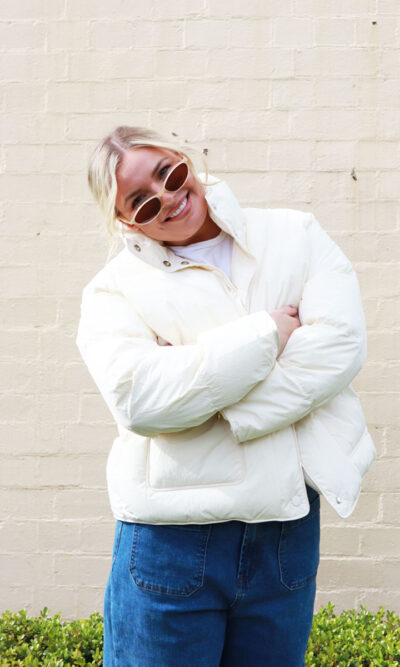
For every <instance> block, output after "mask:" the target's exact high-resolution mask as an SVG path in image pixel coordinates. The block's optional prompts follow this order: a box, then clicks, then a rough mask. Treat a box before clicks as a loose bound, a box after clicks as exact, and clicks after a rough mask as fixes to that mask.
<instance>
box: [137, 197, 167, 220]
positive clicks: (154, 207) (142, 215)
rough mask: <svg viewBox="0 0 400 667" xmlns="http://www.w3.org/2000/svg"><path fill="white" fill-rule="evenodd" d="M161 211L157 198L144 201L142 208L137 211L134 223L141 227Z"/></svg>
mask: <svg viewBox="0 0 400 667" xmlns="http://www.w3.org/2000/svg"><path fill="white" fill-rule="evenodd" d="M160 210H161V202H160V200H159V199H158V198H157V197H153V198H152V199H149V201H146V202H145V203H144V204H143V206H142V207H141V208H140V209H139V210H138V211H137V213H136V215H135V222H136V224H138V225H143V223H144V222H148V221H149V220H152V219H153V218H155V217H156V215H158V214H159V212H160Z"/></svg>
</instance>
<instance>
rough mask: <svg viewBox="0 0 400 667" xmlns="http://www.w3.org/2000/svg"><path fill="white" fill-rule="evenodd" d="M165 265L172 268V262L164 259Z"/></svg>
mask: <svg viewBox="0 0 400 667" xmlns="http://www.w3.org/2000/svg"><path fill="white" fill-rule="evenodd" d="M163 264H164V265H165V266H171V262H169V261H168V260H167V259H164V261H163Z"/></svg>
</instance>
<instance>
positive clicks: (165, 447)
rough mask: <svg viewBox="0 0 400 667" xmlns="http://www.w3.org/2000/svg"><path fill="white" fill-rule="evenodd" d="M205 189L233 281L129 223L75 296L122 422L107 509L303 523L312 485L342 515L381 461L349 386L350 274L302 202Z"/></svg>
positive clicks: (358, 323) (359, 326) (101, 379)
mask: <svg viewBox="0 0 400 667" xmlns="http://www.w3.org/2000/svg"><path fill="white" fill-rule="evenodd" d="M206 198H207V202H208V206H209V211H210V215H211V217H212V218H213V220H214V221H215V222H216V223H217V224H218V225H219V227H220V228H221V229H223V230H224V231H225V232H227V233H228V234H231V235H232V236H233V238H234V247H233V256H232V282H230V281H229V279H228V278H227V276H226V275H225V274H224V273H223V272H222V271H221V270H219V269H217V268H215V267H212V266H208V265H204V264H202V265H199V264H196V263H194V262H192V261H189V260H185V259H182V258H181V257H178V256H177V255H175V254H174V252H173V251H172V250H171V249H170V248H168V246H164V245H163V244H160V243H159V242H156V241H153V240H152V239H149V238H148V237H146V236H145V235H143V234H142V233H141V232H140V231H137V232H133V233H131V234H129V237H127V238H128V240H127V247H126V248H125V249H124V250H123V251H122V252H120V253H119V254H118V255H117V256H116V257H115V258H114V259H113V260H111V261H110V262H109V263H108V264H107V265H106V266H105V267H104V268H103V269H102V270H101V271H100V272H99V273H98V274H97V275H96V276H95V277H94V278H93V280H92V281H91V282H90V283H89V284H88V285H87V286H86V288H85V289H84V292H83V299H82V315H81V321H80V325H79V330H78V336H77V344H78V347H79V349H80V352H81V354H82V357H83V359H84V360H85V362H86V364H87V366H88V368H89V371H90V373H91V374H92V376H93V378H94V380H95V382H96V384H97V386H98V388H99V390H100V392H101V394H102V395H103V397H104V399H105V401H106V403H107V405H108V407H109V409H110V410H111V412H112V414H113V416H114V418H115V420H116V422H117V425H118V432H119V437H117V438H116V440H115V441H114V444H113V447H112V450H111V453H110V455H109V458H108V464H107V480H108V490H109V496H110V501H111V507H112V511H113V514H114V516H115V517H116V518H117V519H121V520H123V521H129V522H131V521H137V522H146V523H176V524H180V523H209V522H219V521H228V520H232V519H236V520H242V521H247V522H258V521H269V520H287V519H296V518H299V517H302V516H304V515H305V514H307V513H308V511H309V503H308V497H307V492H306V487H305V481H306V482H307V483H308V484H310V485H311V486H313V487H314V488H315V489H317V490H318V491H319V492H320V493H322V494H323V495H324V496H325V498H326V499H327V501H328V502H329V503H330V505H332V507H333V508H334V509H335V510H336V511H337V513H338V514H339V515H340V516H342V517H348V516H349V515H350V514H351V512H352V511H353V509H354V507H355V505H356V502H357V499H358V497H359V493H360V487H361V480H362V477H363V475H364V474H365V473H366V471H367V470H368V468H369V466H370V465H371V463H372V461H373V460H374V458H375V456H376V451H375V447H374V444H373V442H372V439H371V437H370V435H369V433H368V430H367V428H366V424H365V419H364V415H363V412H362V409H361V406H360V402H359V400H358V398H357V396H356V394H355V393H354V391H353V389H352V388H351V387H350V386H349V385H350V382H351V381H352V380H353V378H354V377H355V375H356V374H357V373H358V371H359V370H360V368H361V366H362V364H363V362H364V360H365V355H366V337H365V323H364V316H363V311H362V305H361V299H360V293H359V287H358V282H357V278H356V275H355V272H354V270H353V268H352V266H351V264H350V263H349V261H348V260H347V259H346V257H345V256H344V254H343V253H342V251H341V250H340V249H339V248H338V247H337V245H335V243H334V242H333V241H332V240H331V239H330V238H329V236H328V235H327V234H326V233H325V231H323V229H322V228H321V226H320V225H319V224H318V222H317V221H316V220H315V218H314V217H313V216H312V215H311V214H309V213H303V212H300V211H295V210H290V209H267V210H262V209H242V208H241V207H240V206H239V204H238V203H237V201H236V199H235V197H234V196H233V194H232V192H231V191H230V189H229V187H228V186H227V185H226V183H224V182H219V183H217V184H216V185H210V186H208V187H207V189H206ZM287 304H292V305H296V306H298V308H299V317H300V321H301V325H302V326H301V327H299V328H298V329H296V330H295V331H294V332H293V334H292V335H291V337H290V338H289V341H288V343H287V345H286V347H285V348H284V350H283V353H282V354H281V355H280V356H278V358H277V355H278V350H279V336H278V332H277V328H276V324H275V322H274V320H273V319H272V318H271V317H270V315H268V311H272V310H273V309H276V308H279V307H280V306H282V305H287ZM166 343H169V345H166Z"/></svg>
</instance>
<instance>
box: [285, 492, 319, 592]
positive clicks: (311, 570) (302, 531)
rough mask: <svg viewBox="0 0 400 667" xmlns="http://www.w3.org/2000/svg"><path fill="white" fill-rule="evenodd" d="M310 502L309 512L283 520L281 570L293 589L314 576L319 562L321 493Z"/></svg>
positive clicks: (290, 588)
mask: <svg viewBox="0 0 400 667" xmlns="http://www.w3.org/2000/svg"><path fill="white" fill-rule="evenodd" d="M312 493H313V495H314V494H315V497H314V498H313V500H312V501H311V502H310V511H309V513H308V514H307V515H306V516H304V517H301V519H295V520H294V521H283V522H282V526H281V535H280V540H279V551H278V559H279V570H280V578H281V582H282V584H283V585H284V586H285V587H286V588H288V589H289V590H291V591H292V590H295V589H297V588H301V587H302V586H305V584H306V583H307V582H308V581H310V580H311V579H314V577H315V576H316V574H317V570H318V565H319V540H320V497H319V495H318V494H317V493H316V492H315V491H313V492H312Z"/></svg>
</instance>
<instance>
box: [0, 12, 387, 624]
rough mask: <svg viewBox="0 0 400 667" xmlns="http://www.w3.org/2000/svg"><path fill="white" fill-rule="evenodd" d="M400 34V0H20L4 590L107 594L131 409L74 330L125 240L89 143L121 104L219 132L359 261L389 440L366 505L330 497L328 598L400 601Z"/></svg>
mask: <svg viewBox="0 0 400 667" xmlns="http://www.w3.org/2000/svg"><path fill="white" fill-rule="evenodd" d="M122 17H123V18H122ZM399 42H400V6H399V3H398V0H353V1H352V2H348V0H326V1H325V2H316V0H288V2H281V1H279V2H278V0H269V1H268V2H266V1H265V0H247V1H246V2H244V0H169V2H167V3H165V2H163V1H162V0H155V1H154V2H153V3H147V4H146V3H140V2H127V1H126V0H114V2H111V1H110V0H19V1H18V2H15V0H3V1H2V2H1V3H0V76H1V84H0V91H1V94H0V115H1V124H0V142H1V148H0V193H1V197H0V199H1V203H0V235H1V243H2V260H1V267H0V269H1V278H2V279H1V283H0V285H1V287H0V303H1V313H2V314H1V319H0V341H1V343H2V344H1V346H0V410H1V415H0V471H1V473H0V535H1V554H0V567H1V572H2V575H3V576H2V584H1V589H0V600H1V608H0V612H1V611H3V610H4V609H6V608H10V609H14V610H16V609H19V608H22V607H25V608H26V609H27V610H28V612H29V613H35V614H37V613H38V612H39V611H40V609H41V608H43V607H44V606H45V605H47V606H48V607H50V609H51V611H52V612H57V611H61V612H63V614H64V615H65V616H66V617H69V618H74V617H79V616H84V615H88V614H89V613H91V612H92V611H94V610H95V609H98V610H99V611H101V609H102V597H103V592H104V586H105V583H106V577H107V572H108V569H109V566H110V554H111V549H112V541H113V519H112V517H111V514H110V510H109V507H108V499H107V493H106V488H105V464H106V458H107V453H108V450H109V447H110V443H111V441H112V438H113V437H114V435H115V432H116V429H115V426H114V424H113V421H112V418H111V415H110V413H109V412H108V410H107V408H106V407H105V405H104V403H103V401H102V399H101V398H100V397H99V396H98V394H97V391H96V388H95V386H94V384H93V381H92V380H91V378H90V377H89V375H88V373H87V371H86V369H85V367H84V365H83V363H82V361H81V359H80V357H79V353H78V351H77V349H76V347H75V342H74V338H75V333H76V326H77V322H78V317H79V304H80V296H81V291H82V288H83V286H84V285H85V284H86V283H87V282H88V280H89V279H90V278H91V277H92V276H93V275H94V273H95V272H96V271H97V270H98V269H100V268H101V267H102V266H103V265H104V262H105V260H106V257H107V252H108V247H107V242H106V240H105V238H104V236H103V234H102V231H101V230H102V221H101V218H100V214H99V212H98V211H97V209H96V206H95V205H94V203H92V201H91V196H90V193H89V191H88V189H87V186H86V164H87V159H88V155H89V152H90V150H91V149H92V148H93V146H94V144H95V143H96V142H97V141H98V140H99V139H100V138H101V137H102V136H103V135H104V133H105V132H107V131H108V130H109V129H111V128H112V127H113V126H115V125H117V124H121V123H128V124H132V125H134V124H139V125H144V126H148V125H150V126H153V127H154V128H155V129H158V130H159V131H161V132H165V133H166V134H169V133H171V132H172V131H175V132H178V134H179V135H180V136H181V138H182V139H186V140H188V141H190V142H191V143H195V144H197V145H198V146H199V148H203V147H207V148H208V149H209V160H210V167H211V169H212V171H213V172H215V173H217V174H218V175H219V176H220V177H222V178H224V179H226V180H227V181H228V183H229V184H230V185H231V186H232V188H233V190H234V191H235V193H236V194H237V196H238V198H239V199H240V200H241V202H242V203H243V204H244V205H252V206H269V207H279V206H284V207H292V208H300V209H302V210H311V211H313V212H314V213H315V215H316V216H317V217H318V218H319V220H320V221H321V223H322V224H323V226H324V227H325V228H326V229H327V230H328V231H329V232H330V233H331V234H332V236H333V237H334V238H335V240H336V241H337V242H338V243H339V245H340V246H341V247H342V248H343V250H344V251H345V252H346V253H347V255H348V256H349V258H350V259H351V260H352V262H353V263H354V265H355V268H356V270H357V272H358V275H359V278H360V285H361V292H362V297H363V301H364V306H365V311H366V317H367V326H368V343H369V356H368V363H367V364H366V366H365V368H364V369H363V370H362V372H361V373H360V375H359V376H358V378H357V379H356V381H355V386H356V388H357V390H358V391H359V393H360V397H361V400H362V403H363V406H364V408H365V411H366V415H367V419H368V422H369V426H370V429H371V432H372V433H373V435H374V437H375V440H376V443H377V448H378V452H379V458H378V461H377V462H376V464H375V465H374V467H373V469H372V470H371V472H370V473H369V474H368V476H367V478H366V480H365V485H364V489H363V492H362V494H361V497H360V501H359V504H358V506H357V509H356V510H355V512H354V514H353V515H352V516H351V517H349V519H347V520H346V521H343V520H341V519H339V517H338V516H337V515H336V514H335V513H334V512H333V511H332V510H331V508H330V507H329V506H328V505H327V503H326V502H323V503H322V540H321V566H320V570H319V574H318V595H317V607H318V606H319V605H322V604H326V602H327V601H328V600H331V601H332V602H334V603H335V604H336V606H337V608H338V609H344V608H348V607H354V606H357V605H360V604H367V605H368V606H369V607H370V608H372V609H377V607H378V606H379V605H386V606H389V607H391V608H394V609H396V610H397V612H400V576H399V572H400V538H399V515H400V479H399V477H400V475H399V445H398V443H399V435H400V421H399V410H398V401H399V393H400V384H399V333H400V332H399V328H400V325H399V315H400V311H399V295H400V280H399V262H400V255H399V253H400V234H399V218H400V215H399V211H400V207H399V189H400V177H399V173H398V166H399V158H400V113H399V96H400V69H399V66H398V62H399V61H398V57H399V51H398V47H399Z"/></svg>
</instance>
